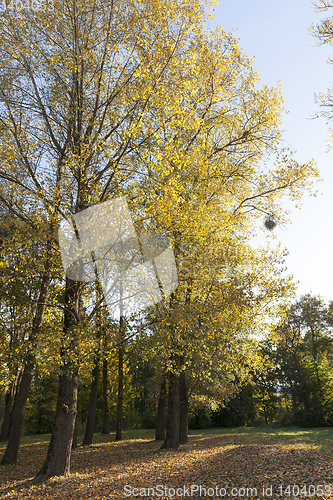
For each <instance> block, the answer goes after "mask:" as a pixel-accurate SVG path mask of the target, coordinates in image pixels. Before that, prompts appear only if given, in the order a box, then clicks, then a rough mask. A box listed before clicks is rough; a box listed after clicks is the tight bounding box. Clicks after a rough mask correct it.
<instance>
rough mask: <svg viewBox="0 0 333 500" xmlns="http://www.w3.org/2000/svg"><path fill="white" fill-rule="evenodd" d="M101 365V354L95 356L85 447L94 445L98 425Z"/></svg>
mask: <svg viewBox="0 0 333 500" xmlns="http://www.w3.org/2000/svg"><path fill="white" fill-rule="evenodd" d="M99 363H100V356H99V353H98V354H97V356H95V364H94V368H93V371H92V381H91V389H90V397H89V409H88V417H87V424H86V430H85V433H84V438H83V443H82V444H83V446H87V445H89V444H92V441H93V436H94V432H95V423H96V406H97V396H98V385H99Z"/></svg>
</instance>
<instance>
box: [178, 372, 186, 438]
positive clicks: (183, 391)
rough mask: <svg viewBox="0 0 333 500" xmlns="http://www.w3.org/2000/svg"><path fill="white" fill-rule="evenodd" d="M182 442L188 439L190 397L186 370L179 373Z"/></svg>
mask: <svg viewBox="0 0 333 500" xmlns="http://www.w3.org/2000/svg"><path fill="white" fill-rule="evenodd" d="M179 409H180V422H179V425H180V444H186V443H187V441H188V397H187V385H186V376H185V371H184V370H182V371H181V372H180V375H179Z"/></svg>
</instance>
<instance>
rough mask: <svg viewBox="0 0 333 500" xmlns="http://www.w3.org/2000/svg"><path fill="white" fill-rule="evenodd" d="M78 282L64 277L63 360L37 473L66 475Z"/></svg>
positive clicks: (72, 408) (74, 391) (71, 423)
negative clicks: (52, 421) (50, 427)
mask: <svg viewBox="0 0 333 500" xmlns="http://www.w3.org/2000/svg"><path fill="white" fill-rule="evenodd" d="M80 289H81V285H80V282H78V281H73V280H71V279H70V278H68V277H66V290H65V308H64V328H63V333H64V339H63V342H64V343H66V345H63V347H62V349H61V359H62V361H63V363H62V365H61V368H60V375H59V391H58V401H57V409H56V418H55V424H54V428H53V432H52V436H51V440H50V444H49V448H48V451H47V456H46V459H45V462H44V464H43V466H42V468H41V470H40V472H39V475H44V474H45V475H46V477H51V476H65V477H67V476H68V475H69V472H70V458H71V451H72V442H73V433H74V427H75V419H76V414H77V379H78V366H77V362H76V360H75V358H76V355H75V354H76V350H77V325H78V323H79V304H80Z"/></svg>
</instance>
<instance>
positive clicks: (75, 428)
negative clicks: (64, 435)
mask: <svg viewBox="0 0 333 500" xmlns="http://www.w3.org/2000/svg"><path fill="white" fill-rule="evenodd" d="M76 448H77V413H76V417H75V425H74V433H73V442H72V450H75V449H76Z"/></svg>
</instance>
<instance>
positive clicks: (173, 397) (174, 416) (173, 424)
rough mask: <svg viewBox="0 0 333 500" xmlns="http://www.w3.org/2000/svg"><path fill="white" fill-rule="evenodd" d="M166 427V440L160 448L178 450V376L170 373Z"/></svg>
mask: <svg viewBox="0 0 333 500" xmlns="http://www.w3.org/2000/svg"><path fill="white" fill-rule="evenodd" d="M169 380H170V383H169V400H168V426H167V434H166V438H165V440H164V442H163V444H162V446H161V448H166V449H169V448H172V449H175V450H177V449H178V448H179V440H180V425H179V424H180V413H179V375H178V373H175V372H172V373H170V377H169Z"/></svg>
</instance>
